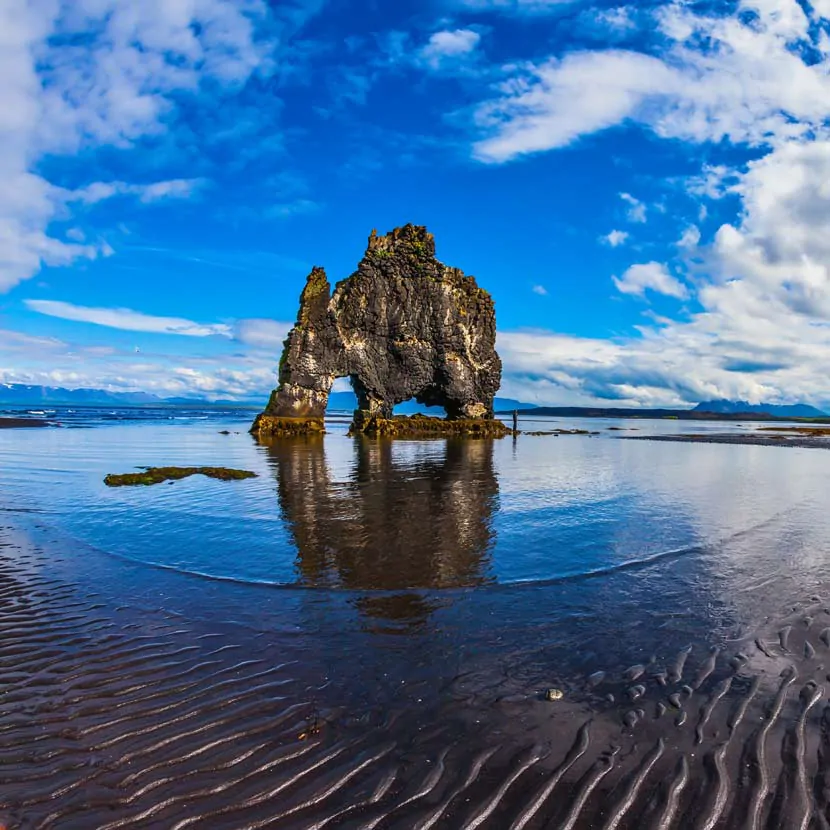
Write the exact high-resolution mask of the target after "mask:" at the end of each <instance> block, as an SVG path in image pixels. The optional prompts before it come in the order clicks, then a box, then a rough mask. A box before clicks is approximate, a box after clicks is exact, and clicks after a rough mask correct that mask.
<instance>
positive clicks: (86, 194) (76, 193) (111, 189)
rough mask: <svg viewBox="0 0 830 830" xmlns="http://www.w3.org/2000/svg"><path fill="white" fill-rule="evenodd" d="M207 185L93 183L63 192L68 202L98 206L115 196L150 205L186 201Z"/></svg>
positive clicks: (173, 181) (186, 182)
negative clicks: (131, 197)
mask: <svg viewBox="0 0 830 830" xmlns="http://www.w3.org/2000/svg"><path fill="white" fill-rule="evenodd" d="M204 185H205V181H204V179H171V180H168V181H160V182H153V183H151V184H128V183H127V182H92V183H91V184H88V185H86V186H85V187H82V188H78V189H77V190H68V191H63V192H62V195H63V198H64V200H65V201H66V202H82V203H84V204H87V205H93V204H97V203H98V202H102V201H104V200H105V199H111V198H113V197H114V196H135V197H137V198H138V200H139V201H140V202H144V203H145V204H148V203H150V202H157V201H159V200H160V199H186V198H188V197H190V196H192V195H193V194H194V193H195V192H196V191H197V190H198V189H200V188H201V187H203V186H204Z"/></svg>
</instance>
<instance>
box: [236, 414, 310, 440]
mask: <svg viewBox="0 0 830 830" xmlns="http://www.w3.org/2000/svg"><path fill="white" fill-rule="evenodd" d="M325 431H326V427H325V424H324V422H323V419H322V418H287V417H280V416H276V415H268V414H267V413H266V412H262V413H260V414H259V415H257V416H256V419H255V420H254V423H253V426H252V427H251V434H252V435H256V436H258V437H262V438H267V437H270V436H276V437H279V436H287V437H290V436H294V435H322V433H324V432H325Z"/></svg>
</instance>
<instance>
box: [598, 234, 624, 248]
mask: <svg viewBox="0 0 830 830" xmlns="http://www.w3.org/2000/svg"><path fill="white" fill-rule="evenodd" d="M628 237H629V234H628V233H626V231H616V230H615V231H611V233H608V234H606V235H605V236H602V237H600V240H601V241H602V242H604V243H605V244H606V245H610V246H611V247H612V248H619V247H620V245H624V244H625V242H626V240H627V239H628Z"/></svg>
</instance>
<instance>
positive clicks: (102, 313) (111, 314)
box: [24, 300, 232, 337]
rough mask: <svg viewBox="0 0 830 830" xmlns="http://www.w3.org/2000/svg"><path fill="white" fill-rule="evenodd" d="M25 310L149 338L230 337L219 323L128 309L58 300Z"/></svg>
mask: <svg viewBox="0 0 830 830" xmlns="http://www.w3.org/2000/svg"><path fill="white" fill-rule="evenodd" d="M24 302H25V304H26V306H27V307H28V308H30V309H31V310H32V311H36V312H37V313H38V314H46V315H47V316H49V317H58V318H60V319H61V320H72V321H74V322H77V323H92V324H94V325H96V326H106V327H108V328H113V329H122V330H123V331H141V332H147V333H153V334H179V335H183V336H185V337H210V336H212V335H220V336H222V337H231V336H232V329H231V327H230V326H228V325H225V324H223V323H214V324H202V323H194V322H193V321H192V320H186V319H183V318H181V317H155V316H153V315H150V314H143V313H142V312H140V311H133V310H132V309H129V308H90V307H89V306H79V305H73V304H72V303H64V302H61V301H60V300H25V301H24Z"/></svg>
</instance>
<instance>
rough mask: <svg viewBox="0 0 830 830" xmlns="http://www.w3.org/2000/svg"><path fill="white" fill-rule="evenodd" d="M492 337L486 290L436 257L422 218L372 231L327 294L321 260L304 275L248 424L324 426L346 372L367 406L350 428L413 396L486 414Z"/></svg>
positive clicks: (496, 367)
mask: <svg viewBox="0 0 830 830" xmlns="http://www.w3.org/2000/svg"><path fill="white" fill-rule="evenodd" d="M495 342H496V315H495V308H494V305H493V300H492V298H491V297H490V295H489V294H488V293H487V292H486V291H485V290H484V289H482V288H479V287H478V284H477V283H476V281H475V279H474V278H473V277H468V276H465V275H464V274H463V272H462V271H460V270H458V269H457V268H449V267H447V266H446V265H444V264H442V263H441V262H439V261H438V260H437V259H436V257H435V240H434V238H433V236H432V234H430V233H428V232H427V230H426V228H423V227H419V226H414V225H406V226H404V227H402V228H396V229H395V230H393V231H392V232H391V233H389V234H387V235H386V236H378V235H377V233H376V232H375V231H372V234H371V236H370V237H369V246H368V249H367V251H366V253H365V255H364V257H363V259H362V260H361V262H360V264H359V265H358V268H357V271H355V273H354V274H352V275H351V276H350V277H348V278H347V279H345V280H343V281H342V282H339V283H338V284H337V285H336V286H335V289H334V293H333V294H332V293H331V286H330V284H329V281H328V279H327V277H326V274H325V271H323V269H322V268H314V269H313V270H312V272H311V274H310V275H309V277H308V281H307V282H306V286H305V288H304V289H303V293H302V295H301V297H300V311H299V315H298V317H297V322H296V324H295V326H294V328H293V329H292V330H291V332H290V334H289V335H288V339H287V340H286V341H285V349H284V352H283V355H282V359H281V360H280V371H279V386H278V388H277V389H276V390H274V392H273V394H272V395H271V400H270V401H269V403H268V406H267V407H266V409H265V412H263V413H262V414H261V415H259V416H258V417H257V420H256V421H255V422H254V426H253V428H252V431H253V432H255V433H258V434H291V433H302V432H315V431H320V430H322V429H323V417H324V414H325V410H326V404H327V403H328V397H329V392H330V390H331V387H332V384H333V383H334V381H335V379H337V378H340V377H348V378H350V379H351V382H352V386H353V388H354V390H355V393H356V395H357V399H358V412H362V413H363V415H361V416H360V417H356V419H355V423H354V424H353V425H352V426H353V430H355V431H362V425H363V424H369V423H371V424H372V425H373V428H374V430H375V431H376V432H377V431H380V432H383V429H382V428H381V429H380V430H378V429H377V426H378V423H379V420H381V421H382V420H384V419H391V418H392V409H393V407H394V406H395V404H398V403H402V402H404V401H407V400H410V399H411V398H414V399H415V400H417V401H418V402H419V403H422V404H425V405H427V406H441V407H444V409H445V411H446V413H447V421H448V422H452V421H459V420H492V419H493V398H494V397H495V394H496V392H497V391H498V388H499V385H500V383H501V361H500V359H499V356H498V355H497V354H496V350H495ZM448 428H450V427H449V423H448ZM450 429H451V428H450ZM431 431H432V430H431ZM453 431H455V432H456V433H457V432H459V430H453Z"/></svg>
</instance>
